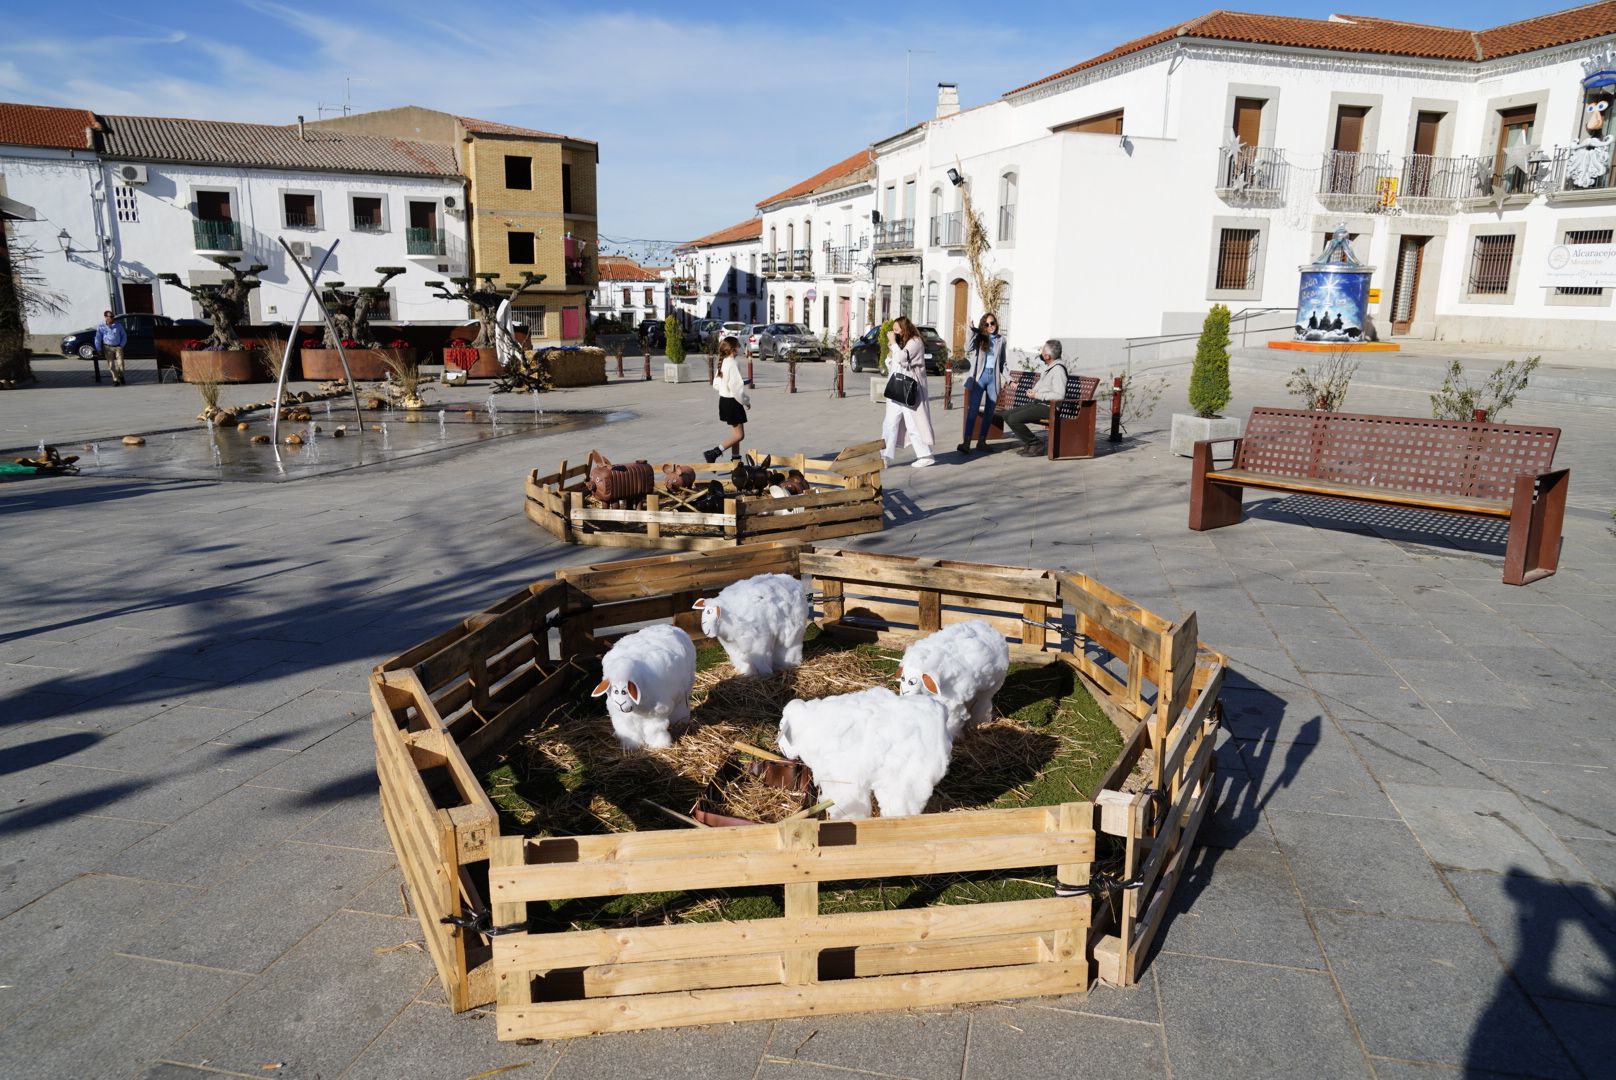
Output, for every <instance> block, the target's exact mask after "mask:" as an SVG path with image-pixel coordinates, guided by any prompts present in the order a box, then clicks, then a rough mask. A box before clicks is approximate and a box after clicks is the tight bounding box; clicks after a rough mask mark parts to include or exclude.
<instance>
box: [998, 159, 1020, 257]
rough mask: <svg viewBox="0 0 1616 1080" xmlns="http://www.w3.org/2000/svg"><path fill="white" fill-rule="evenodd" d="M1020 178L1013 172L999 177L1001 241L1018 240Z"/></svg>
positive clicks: (1011, 241) (1009, 242)
mask: <svg viewBox="0 0 1616 1080" xmlns="http://www.w3.org/2000/svg"><path fill="white" fill-rule="evenodd" d="M1019 185H1020V180H1019V178H1018V177H1017V175H1016V174H1015V173H1013V172H1007V173H1005V174H1004V175H1003V176H1001V177H999V242H1000V243H1001V244H1013V243H1015V241H1016V199H1017V188H1018V187H1019Z"/></svg>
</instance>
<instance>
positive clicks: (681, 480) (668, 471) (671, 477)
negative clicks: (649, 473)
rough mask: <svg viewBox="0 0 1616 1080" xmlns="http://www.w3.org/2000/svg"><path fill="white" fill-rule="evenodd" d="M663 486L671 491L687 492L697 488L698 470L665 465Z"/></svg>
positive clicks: (686, 466)
mask: <svg viewBox="0 0 1616 1080" xmlns="http://www.w3.org/2000/svg"><path fill="white" fill-rule="evenodd" d="M662 486H663V487H665V488H667V489H668V490H669V491H687V490H689V489H690V488H693V487H695V486H696V470H695V469H692V468H691V467H690V466H689V465H664V466H662Z"/></svg>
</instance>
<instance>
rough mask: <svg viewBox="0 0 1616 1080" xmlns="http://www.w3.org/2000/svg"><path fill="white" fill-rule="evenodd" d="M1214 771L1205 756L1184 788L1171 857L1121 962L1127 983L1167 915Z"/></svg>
mask: <svg viewBox="0 0 1616 1080" xmlns="http://www.w3.org/2000/svg"><path fill="white" fill-rule="evenodd" d="M1211 743H1212V740H1211V739H1210V738H1208V739H1207V740H1206V745H1208V746H1210V745H1211ZM1216 772H1217V771H1216V768H1215V766H1214V759H1213V758H1211V757H1210V756H1208V758H1207V763H1206V768H1205V769H1204V770H1203V771H1202V772H1201V773H1200V775H1199V776H1197V777H1196V778H1195V780H1194V782H1193V783H1192V784H1191V785H1190V786H1189V787H1186V788H1185V797H1186V802H1185V805H1187V806H1188V807H1189V809H1188V812H1187V814H1186V817H1185V819H1184V827H1183V832H1182V833H1181V834H1180V836H1179V840H1178V843H1177V844H1176V845H1175V846H1174V849H1173V854H1172V857H1171V858H1170V859H1169V860H1168V862H1167V865H1166V870H1165V872H1164V873H1163V875H1162V878H1161V881H1160V883H1159V884H1158V885H1157V887H1156V890H1155V892H1154V893H1152V894H1151V896H1150V897H1149V899H1148V901H1147V902H1146V906H1145V908H1144V911H1143V912H1142V913H1141V914H1140V916H1139V918H1138V921H1137V922H1136V924H1135V930H1134V932H1133V935H1132V940H1131V941H1129V942H1128V948H1127V953H1126V963H1125V968H1126V970H1125V977H1126V979H1127V983H1128V984H1132V983H1134V982H1137V981H1138V979H1139V974H1140V972H1141V971H1142V970H1143V968H1144V962H1145V957H1146V956H1147V955H1149V951H1150V943H1151V942H1152V941H1154V940H1155V937H1156V933H1157V932H1158V931H1159V930H1160V929H1161V927H1162V923H1163V922H1164V921H1165V919H1166V917H1167V909H1168V906H1169V905H1170V904H1171V902H1172V898H1173V892H1174V890H1175V889H1177V887H1178V882H1179V879H1180V878H1181V877H1182V876H1183V873H1184V867H1185V866H1186V865H1187V864H1188V862H1189V857H1190V852H1191V850H1192V849H1193V848H1194V846H1195V838H1196V836H1197V835H1198V834H1199V833H1200V829H1201V824H1202V822H1203V821H1204V820H1205V819H1206V815H1207V811H1208V810H1209V809H1210V808H1211V806H1212V793H1213V788H1214V783H1213V781H1214V778H1215V777H1216Z"/></svg>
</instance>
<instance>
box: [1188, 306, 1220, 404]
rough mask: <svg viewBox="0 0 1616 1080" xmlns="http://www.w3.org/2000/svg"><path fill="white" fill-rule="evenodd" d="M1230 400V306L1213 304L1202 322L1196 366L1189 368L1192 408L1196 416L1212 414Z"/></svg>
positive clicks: (1196, 353) (1196, 348) (1196, 350)
mask: <svg viewBox="0 0 1616 1080" xmlns="http://www.w3.org/2000/svg"><path fill="white" fill-rule="evenodd" d="M1227 404H1229V309H1228V307H1227V306H1226V305H1223V304H1213V305H1212V310H1211V311H1208V312H1207V313H1206V321H1205V322H1203V323H1202V324H1201V340H1200V341H1198V342H1196V344H1195V366H1194V367H1193V368H1191V369H1190V408H1192V409H1194V410H1195V415H1196V416H1205V417H1212V416H1217V415H1219V414H1220V413H1222V412H1223V407H1224V406H1225V405H1227Z"/></svg>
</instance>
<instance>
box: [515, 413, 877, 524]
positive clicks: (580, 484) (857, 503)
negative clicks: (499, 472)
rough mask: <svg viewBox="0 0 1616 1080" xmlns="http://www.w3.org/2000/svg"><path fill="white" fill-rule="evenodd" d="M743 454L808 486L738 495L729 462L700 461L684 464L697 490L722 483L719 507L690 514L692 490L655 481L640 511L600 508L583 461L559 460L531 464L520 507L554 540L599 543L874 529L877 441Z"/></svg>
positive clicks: (875, 516) (587, 468)
mask: <svg viewBox="0 0 1616 1080" xmlns="http://www.w3.org/2000/svg"><path fill="white" fill-rule="evenodd" d="M748 456H749V457H750V458H751V460H752V461H753V462H754V463H756V462H761V461H762V460H763V459H764V458H765V457H768V458H769V459H770V464H771V465H772V466H773V467H775V468H778V469H780V470H781V471H784V470H786V469H800V470H801V471H802V474H803V476H804V477H805V478H806V479H807V481H808V482H809V484H811V485H812V486H813V490H812V491H810V492H808V493H807V494H806V495H793V496H791V497H789V498H784V499H776V498H772V497H770V496H768V495H743V494H741V493H739V492H737V491H735V490H734V489H733V488H730V487H728V484H727V481H728V479H729V475H730V473H731V471H732V470H733V469H734V468H735V467H734V466H733V465H731V464H730V463H728V462H717V463H714V464H711V465H709V464H707V463H706V462H701V463H700V464H691V465H690V466H689V467H690V468H691V469H692V470H694V471H695V474H696V487H697V488H698V489H700V488H702V487H705V486H706V485H707V483H708V482H709V481H712V480H717V481H719V482H721V483H725V486H726V489H727V490H726V497H725V500H724V508H723V511H722V512H721V513H716V514H707V513H695V512H693V511H692V510H691V509H690V508H689V506H688V503H689V502H690V500H691V499H693V498H694V496H695V495H696V494H697V492H695V491H687V492H680V493H677V494H675V493H673V492H669V491H668V490H667V489H666V488H663V487H661V486H658V487H657V489H656V490H654V491H653V492H652V493H651V494H649V495H647V496H646V497H645V506H644V509H623V508H621V507H603V506H601V505H600V504H599V503H597V502H595V501H594V499H593V498H592V497H591V496H590V495H589V493H588V483H589V466H588V464H587V463H585V464H582V465H573V466H571V467H568V466H567V464H566V463H565V462H563V463H562V466H561V471H560V472H555V473H551V474H550V475H548V476H540V475H539V471H538V470H537V469H534V470H533V472H532V473H530V474H529V475H528V478H527V484H526V487H525V492H526V498H525V499H524V501H523V509H524V510H525V511H526V513H527V516H528V518H529V519H530V520H531V521H533V522H534V524H536V525H538V526H539V527H540V528H542V529H544V530H545V531H546V532H548V533H550V534H551V535H553V536H554V537H556V539H558V540H565V541H566V542H567V543H569V544H594V545H598V546H601V547H641V548H663V549H665V550H668V551H704V550H709V549H712V548H733V547H735V546H736V545H738V544H749V543H755V542H756V541H759V540H779V539H785V538H790V539H794V540H824V539H828V538H830V537H833V536H852V535H854V534H857V533H867V532H880V531H881V529H882V526H883V518H882V503H881V467H882V464H883V463H882V461H881V441H880V440H879V439H877V440H875V441H873V442H867V443H860V444H859V445H857V446H849V447H847V448H846V449H845V450H843V451H842V452H841V453H839V454H837V455H836V456H835V457H834V458H830V459H820V458H809V457H805V456H803V455H802V454H773V455H765V454H760V453H758V452H757V451H756V450H753V451H751V452H750V453H749V455H748ZM660 476H661V474H660V473H658V477H659V478H660Z"/></svg>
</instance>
